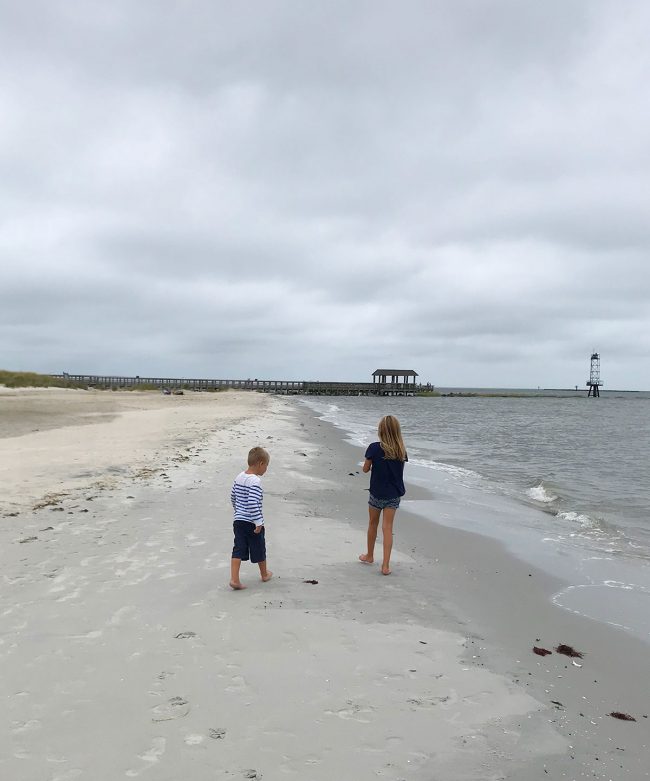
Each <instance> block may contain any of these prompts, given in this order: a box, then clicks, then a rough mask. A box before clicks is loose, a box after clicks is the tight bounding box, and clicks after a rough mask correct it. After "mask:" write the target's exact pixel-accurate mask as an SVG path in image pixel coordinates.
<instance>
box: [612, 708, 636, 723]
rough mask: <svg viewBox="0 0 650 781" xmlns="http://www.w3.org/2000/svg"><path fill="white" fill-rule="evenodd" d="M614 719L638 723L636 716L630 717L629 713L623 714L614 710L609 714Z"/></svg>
mask: <svg viewBox="0 0 650 781" xmlns="http://www.w3.org/2000/svg"><path fill="white" fill-rule="evenodd" d="M609 715H610V716H611V717H612V718H614V719H620V720H621V721H636V719H635V718H634V716H630V714H629V713H621V711H620V710H614V711H612V712H611V713H610V714H609Z"/></svg>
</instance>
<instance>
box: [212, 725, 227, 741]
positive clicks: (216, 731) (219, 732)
mask: <svg viewBox="0 0 650 781" xmlns="http://www.w3.org/2000/svg"><path fill="white" fill-rule="evenodd" d="M208 737H210V738H212V739H213V740H222V739H223V738H225V737H226V730H225V729H224V728H223V727H215V728H211V729H209V730H208Z"/></svg>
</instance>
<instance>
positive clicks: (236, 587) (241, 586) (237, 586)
mask: <svg viewBox="0 0 650 781" xmlns="http://www.w3.org/2000/svg"><path fill="white" fill-rule="evenodd" d="M229 585H230V588H231V589H232V590H233V591H242V590H243V589H245V588H246V586H245V585H244V584H243V583H233V582H232V580H231V581H230V584H229Z"/></svg>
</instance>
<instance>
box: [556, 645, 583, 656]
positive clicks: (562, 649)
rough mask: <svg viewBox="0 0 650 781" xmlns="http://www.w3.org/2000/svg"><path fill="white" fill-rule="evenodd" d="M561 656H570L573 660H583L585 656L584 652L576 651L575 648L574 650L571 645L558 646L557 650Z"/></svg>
mask: <svg viewBox="0 0 650 781" xmlns="http://www.w3.org/2000/svg"><path fill="white" fill-rule="evenodd" d="M555 650H556V651H557V652H558V653H559V654H564V655H565V656H570V657H571V658H572V659H573V658H575V659H582V658H583V656H584V654H583V653H582V651H576V649H575V648H573V647H572V646H570V645H564V644H562V645H558V646H557V648H556V649H555Z"/></svg>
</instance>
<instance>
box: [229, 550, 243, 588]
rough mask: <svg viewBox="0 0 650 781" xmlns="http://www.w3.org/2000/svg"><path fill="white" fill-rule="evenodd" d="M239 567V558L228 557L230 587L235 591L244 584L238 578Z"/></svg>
mask: <svg viewBox="0 0 650 781" xmlns="http://www.w3.org/2000/svg"><path fill="white" fill-rule="evenodd" d="M240 567H241V559H235V558H232V559H230V588H234V589H235V591H240V590H241V589H243V588H246V586H244V585H243V583H242V582H241V580H240V579H239V569H240Z"/></svg>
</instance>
